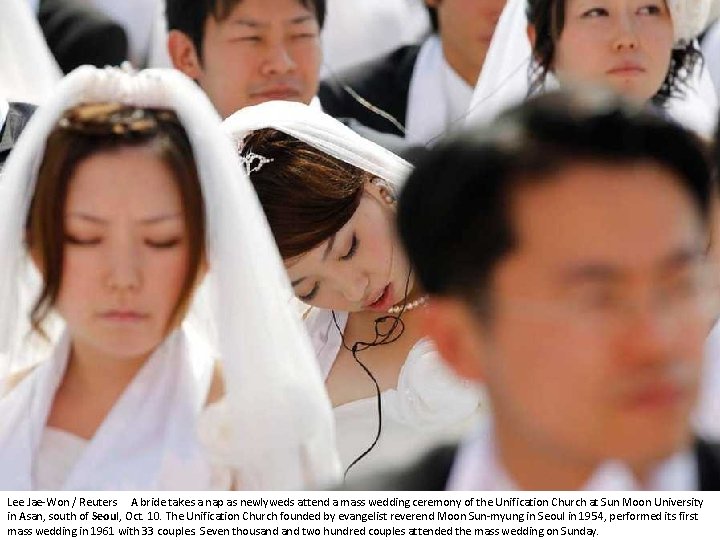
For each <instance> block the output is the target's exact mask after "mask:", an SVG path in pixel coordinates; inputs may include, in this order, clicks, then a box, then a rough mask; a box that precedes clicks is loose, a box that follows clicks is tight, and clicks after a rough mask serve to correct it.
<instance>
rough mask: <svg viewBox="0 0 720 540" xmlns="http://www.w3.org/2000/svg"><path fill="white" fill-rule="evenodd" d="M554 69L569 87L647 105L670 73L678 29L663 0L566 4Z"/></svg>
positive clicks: (575, 1) (569, 0)
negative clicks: (602, 89)
mask: <svg viewBox="0 0 720 540" xmlns="http://www.w3.org/2000/svg"><path fill="white" fill-rule="evenodd" d="M565 1H566V8H565V25H564V27H563V29H562V32H561V34H560V38H559V39H558V41H557V43H556V47H555V48H556V51H555V62H554V65H553V69H554V71H555V73H556V75H557V76H558V78H559V79H560V81H561V82H562V81H565V82H573V81H575V82H581V83H596V84H600V85H603V86H607V87H609V88H611V89H613V90H615V91H617V92H619V93H620V94H622V95H624V96H626V97H629V98H631V99H636V100H639V101H647V100H649V99H650V98H652V97H653V96H654V95H655V94H656V93H657V92H658V90H659V89H660V87H661V86H662V83H663V81H664V80H665V78H666V76H667V73H668V70H669V68H670V57H671V54H672V48H673V40H674V33H673V23H672V19H671V17H670V12H669V10H668V8H667V6H666V5H665V1H664V0H565Z"/></svg>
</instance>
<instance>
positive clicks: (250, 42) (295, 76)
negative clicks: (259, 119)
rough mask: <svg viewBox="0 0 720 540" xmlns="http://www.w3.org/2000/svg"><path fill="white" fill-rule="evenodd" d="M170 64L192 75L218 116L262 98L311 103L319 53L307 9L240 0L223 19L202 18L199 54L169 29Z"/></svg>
mask: <svg viewBox="0 0 720 540" xmlns="http://www.w3.org/2000/svg"><path fill="white" fill-rule="evenodd" d="M168 48H169V51H170V56H171V58H172V61H173V65H174V66H175V67H176V68H177V69H179V70H181V71H183V72H184V73H185V74H186V75H188V76H189V77H191V78H192V79H195V80H196V81H197V82H198V83H199V84H200V86H201V87H202V89H203V90H204V91H205V92H206V93H207V95H208V97H209V98H210V100H211V101H212V103H213V105H215V108H216V109H217V110H218V112H219V113H220V115H221V116H222V117H223V118H226V117H228V116H230V115H231V114H232V113H234V112H235V111H237V110H239V109H242V108H243V107H247V106H248V105H257V104H258V103H263V102H265V101H272V100H277V99H280V100H286V101H299V102H302V103H306V104H308V103H310V101H311V100H312V99H313V97H314V96H315V95H316V94H317V89H318V85H319V77H320V64H321V62H322V51H321V47H320V27H319V25H318V22H317V19H316V16H315V13H314V11H312V9H310V8H307V7H305V6H303V5H302V4H301V3H300V2H299V1H298V0H243V1H242V2H239V3H238V4H237V5H236V6H235V8H234V9H233V10H232V12H231V13H230V15H229V17H227V18H226V19H224V20H222V21H217V20H215V18H214V17H212V16H211V17H208V19H207V20H206V22H205V35H204V39H203V47H202V55H201V56H199V55H198V53H197V51H196V49H195V47H194V45H193V43H192V41H191V40H190V39H189V38H188V37H187V36H186V35H184V34H182V33H180V32H178V31H171V32H170V36H169V41H168Z"/></svg>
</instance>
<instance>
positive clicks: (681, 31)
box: [666, 0, 720, 41]
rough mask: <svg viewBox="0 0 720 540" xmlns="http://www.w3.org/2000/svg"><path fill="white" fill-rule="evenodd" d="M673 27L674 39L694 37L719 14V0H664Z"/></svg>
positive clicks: (685, 39)
mask: <svg viewBox="0 0 720 540" xmlns="http://www.w3.org/2000/svg"><path fill="white" fill-rule="evenodd" d="M666 1H667V5H668V8H669V9H670V15H671V16H672V19H673V25H674V27H675V40H676V41H681V40H682V41H690V40H692V39H695V38H696V37H697V36H698V35H700V33H702V31H703V30H705V28H707V26H708V25H709V24H710V21H711V20H713V18H717V17H718V16H720V0H666Z"/></svg>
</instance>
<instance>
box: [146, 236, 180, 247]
mask: <svg viewBox="0 0 720 540" xmlns="http://www.w3.org/2000/svg"><path fill="white" fill-rule="evenodd" d="M178 244H180V238H169V239H167V240H150V239H146V240H145V245H146V246H148V247H151V248H155V249H170V248H172V247H175V246H177V245H178Z"/></svg>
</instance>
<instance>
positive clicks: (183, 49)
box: [168, 30, 202, 81]
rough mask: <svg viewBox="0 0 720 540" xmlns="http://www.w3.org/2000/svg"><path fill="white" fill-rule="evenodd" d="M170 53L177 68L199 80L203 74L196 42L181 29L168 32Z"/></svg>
mask: <svg viewBox="0 0 720 540" xmlns="http://www.w3.org/2000/svg"><path fill="white" fill-rule="evenodd" d="M168 53H169V54H170V60H172V63H173V66H174V67H175V69H178V70H180V71H182V72H183V73H184V74H185V75H187V76H188V77H190V78H191V79H193V80H195V81H197V80H198V79H199V78H200V75H202V64H201V62H200V57H199V56H198V52H197V49H195V44H194V43H193V42H192V40H191V39H190V38H189V37H188V35H187V34H185V33H183V32H180V31H179V30H170V32H168Z"/></svg>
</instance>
